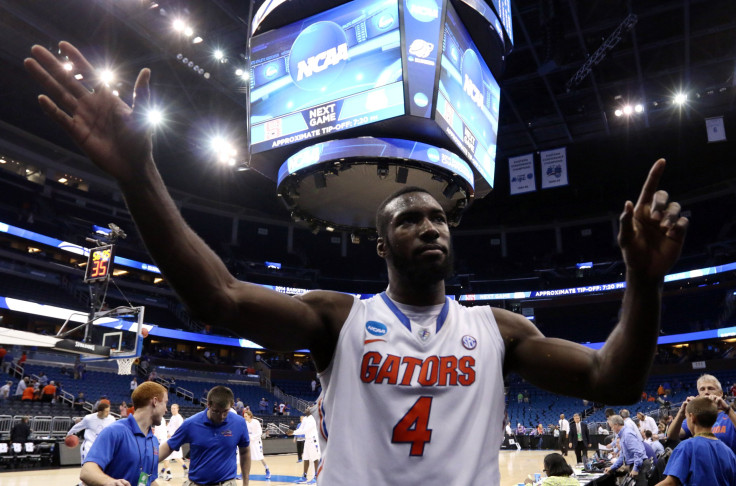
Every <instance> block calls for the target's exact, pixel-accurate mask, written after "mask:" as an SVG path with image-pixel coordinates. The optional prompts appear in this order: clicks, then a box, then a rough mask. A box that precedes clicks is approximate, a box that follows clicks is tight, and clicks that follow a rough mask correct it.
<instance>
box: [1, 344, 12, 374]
mask: <svg viewBox="0 0 736 486" xmlns="http://www.w3.org/2000/svg"><path fill="white" fill-rule="evenodd" d="M3 349H4V348H3ZM12 363H13V355H12V354H10V352H8V351H7V350H5V355H4V356H3V360H2V367H3V372H5V373H9V370H10V365H11V364H12Z"/></svg>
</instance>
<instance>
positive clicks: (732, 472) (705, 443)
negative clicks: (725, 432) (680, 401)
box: [657, 396, 736, 486]
mask: <svg viewBox="0 0 736 486" xmlns="http://www.w3.org/2000/svg"><path fill="white" fill-rule="evenodd" d="M718 408H719V407H718V405H717V404H716V403H715V402H714V401H713V400H712V399H711V398H710V397H707V396H700V397H697V398H693V399H692V400H690V401H689V402H688V404H687V405H686V407H685V413H686V415H687V416H686V420H687V426H688V430H690V431H691V432H692V433H693V438H692V439H688V440H685V441H683V442H681V443H680V444H678V446H677V447H675V450H673V451H672V455H671V456H670V460H669V461H668V462H667V466H666V467H665V469H664V474H665V475H666V476H667V477H666V478H665V479H664V480H663V481H662V482H660V483H659V484H658V485H657V486H679V485H683V486H694V485H700V484H704V485H705V484H707V485H711V484H712V485H716V484H717V485H726V484H728V485H732V484H736V455H735V454H734V452H733V451H732V450H731V449H730V448H729V447H728V446H727V445H726V444H724V443H723V442H721V441H720V440H718V439H717V438H716V436H715V435H714V434H713V433H712V432H711V429H712V427H713V424H715V422H716V419H717V418H718V415H719V410H718Z"/></svg>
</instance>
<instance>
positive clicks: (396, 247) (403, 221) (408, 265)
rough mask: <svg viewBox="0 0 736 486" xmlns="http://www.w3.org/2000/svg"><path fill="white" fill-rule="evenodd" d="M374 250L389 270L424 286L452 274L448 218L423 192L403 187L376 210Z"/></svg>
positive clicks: (438, 204)
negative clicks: (376, 236)
mask: <svg viewBox="0 0 736 486" xmlns="http://www.w3.org/2000/svg"><path fill="white" fill-rule="evenodd" d="M376 231H377V232H378V240H377V242H376V251H377V252H378V255H379V256H380V257H381V258H383V259H385V260H386V262H387V264H388V266H389V275H390V274H391V269H392V268H393V269H395V270H396V271H397V272H398V274H399V275H401V276H403V277H404V278H406V279H407V280H408V281H410V282H416V283H421V284H424V285H428V284H433V283H436V282H438V281H440V280H444V279H445V278H447V277H448V276H450V275H451V273H452V268H453V252H452V242H451V240H450V229H449V225H448V223H447V215H446V214H445V211H444V209H442V206H441V205H440V203H439V202H437V200H436V199H435V198H434V197H433V196H432V195H431V194H430V193H429V192H428V191H426V190H425V189H422V188H419V187H411V186H410V187H405V188H403V189H401V190H399V191H396V192H395V193H393V194H391V195H390V196H389V197H387V198H386V199H385V200H384V201H383V202H382V203H381V205H380V206H379V207H378V210H377V211H376Z"/></svg>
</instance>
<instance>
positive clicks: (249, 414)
mask: <svg viewBox="0 0 736 486" xmlns="http://www.w3.org/2000/svg"><path fill="white" fill-rule="evenodd" d="M243 417H245V420H247V421H248V422H250V421H251V420H253V412H251V411H250V410H243Z"/></svg>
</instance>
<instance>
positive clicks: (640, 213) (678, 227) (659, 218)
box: [618, 159, 689, 281]
mask: <svg viewBox="0 0 736 486" xmlns="http://www.w3.org/2000/svg"><path fill="white" fill-rule="evenodd" d="M664 168H665V161H664V159H659V160H657V162H655V163H654V165H653V166H652V169H651V170H650V171H649V176H648V177H647V180H646V182H644V187H643V188H642V190H641V194H639V199H638V200H637V202H636V206H634V204H633V203H632V202H631V201H626V203H625V205H624V211H623V213H622V214H621V218H620V222H621V227H620V229H619V234H618V244H619V246H620V247H621V250H622V252H623V256H624V261H625V262H626V266H627V271H628V272H633V275H634V276H635V277H636V278H643V279H645V280H650V281H658V280H661V279H662V278H663V277H664V276H665V275H666V274H667V271H668V270H669V269H670V268H671V267H672V265H673V264H674V263H675V262H676V261H677V259H678V258H679V256H680V252H681V251H682V245H683V242H684V241H685V233H686V231H687V226H688V223H689V221H688V219H687V218H684V217H681V216H680V205H679V204H678V203H676V202H670V201H669V200H668V199H669V195H668V194H667V192H666V191H662V190H657V187H658V186H659V181H660V179H661V178H662V173H663V172H664Z"/></svg>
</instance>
